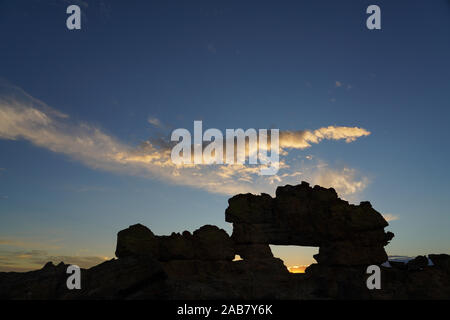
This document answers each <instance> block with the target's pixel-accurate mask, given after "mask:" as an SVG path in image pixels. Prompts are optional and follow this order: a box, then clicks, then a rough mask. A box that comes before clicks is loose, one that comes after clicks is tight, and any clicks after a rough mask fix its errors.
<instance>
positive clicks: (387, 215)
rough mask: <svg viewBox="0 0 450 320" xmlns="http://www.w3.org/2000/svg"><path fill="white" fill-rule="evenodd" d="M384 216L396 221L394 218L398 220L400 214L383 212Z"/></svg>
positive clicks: (386, 218) (387, 219) (388, 219)
mask: <svg viewBox="0 0 450 320" xmlns="http://www.w3.org/2000/svg"><path fill="white" fill-rule="evenodd" d="M383 218H384V219H385V220H386V221H387V222H390V221H394V220H398V219H399V216H397V215H395V214H392V213H383Z"/></svg>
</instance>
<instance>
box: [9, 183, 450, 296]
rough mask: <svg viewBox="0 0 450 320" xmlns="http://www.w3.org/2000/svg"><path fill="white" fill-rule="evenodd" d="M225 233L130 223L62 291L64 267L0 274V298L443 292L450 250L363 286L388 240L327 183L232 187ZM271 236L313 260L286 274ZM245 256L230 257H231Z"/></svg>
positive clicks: (360, 208) (371, 216)
mask: <svg viewBox="0 0 450 320" xmlns="http://www.w3.org/2000/svg"><path fill="white" fill-rule="evenodd" d="M228 203H229V206H228V208H227V209H226V212H225V218H226V221H228V222H231V223H233V234H232V235H231V236H229V235H228V234H227V233H226V232H225V231H224V230H222V229H219V228H218V227H216V226H211V225H205V226H203V227H201V228H199V229H198V230H196V231H194V232H193V233H190V232H188V231H185V232H183V233H182V234H179V233H172V234H171V235H170V236H157V235H154V234H153V232H152V231H151V230H150V229H148V228H147V227H145V226H143V225H140V224H136V225H133V226H130V227H129V228H127V229H124V230H122V231H120V232H119V233H118V235H117V247H116V256H117V259H112V260H110V261H106V262H104V263H101V264H99V265H97V266H95V267H92V268H90V269H82V270H81V287H82V288H81V289H80V290H68V289H67V286H66V280H67V277H68V276H69V275H68V274H67V273H66V269H67V265H65V264H64V263H60V264H59V265H57V266H55V265H53V264H52V263H47V264H46V265H45V266H44V267H43V268H42V269H41V270H36V271H31V272H25V273H15V272H8V273H0V298H1V299H449V298H450V256H449V255H445V254H441V255H433V254H430V255H428V258H429V260H430V261H431V262H432V265H430V263H429V260H428V259H427V258H426V257H424V256H419V257H417V258H415V259H414V260H411V261H409V262H408V263H405V264H403V263H398V262H397V263H396V262H392V263H390V266H389V267H386V266H381V267H380V268H381V289H374V290H369V289H368V288H367V286H366V280H367V278H368V276H369V275H368V274H366V268H367V266H368V265H379V266H380V265H381V264H382V263H383V262H386V261H387V260H388V257H387V255H386V252H385V250H384V246H386V245H387V244H388V242H389V241H390V240H391V239H392V238H393V236H394V235H393V234H392V233H391V232H385V231H384V228H385V227H386V226H387V225H388V223H387V222H386V221H385V219H384V218H383V217H382V215H381V214H380V213H378V212H377V211H376V210H375V209H373V208H372V206H371V204H370V203H369V202H361V203H360V204H359V205H351V204H349V203H348V202H347V201H344V200H342V199H340V198H338V196H337V194H336V192H335V190H334V189H332V188H330V189H326V188H322V187H319V186H315V187H313V188H312V187H310V186H309V184H307V183H306V182H302V183H301V184H300V185H297V186H290V185H287V186H284V187H279V188H278V189H277V191H276V197H275V198H272V197H271V196H269V195H267V194H262V195H258V196H256V195H252V194H240V195H236V196H234V197H232V198H231V199H229V201H228ZM269 244H274V245H299V246H316V247H319V253H318V254H317V255H316V256H314V258H315V259H316V260H317V262H318V263H317V264H313V265H311V266H309V267H308V268H307V269H306V273H305V274H292V273H289V272H288V271H287V269H286V267H285V266H284V265H283V262H282V261H281V260H280V259H277V258H274V257H273V255H272V252H271V250H270V247H269ZM236 254H238V255H240V256H241V257H242V258H243V260H240V261H233V258H234V257H235V255H236Z"/></svg>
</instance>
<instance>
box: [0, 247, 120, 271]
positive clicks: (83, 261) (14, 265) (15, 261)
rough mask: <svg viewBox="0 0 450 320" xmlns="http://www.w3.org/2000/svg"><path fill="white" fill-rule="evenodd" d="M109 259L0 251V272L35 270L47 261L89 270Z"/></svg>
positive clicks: (23, 251) (30, 251)
mask: <svg viewBox="0 0 450 320" xmlns="http://www.w3.org/2000/svg"><path fill="white" fill-rule="evenodd" d="M110 259H111V258H110V257H105V256H67V255H50V254H49V253H48V252H47V251H45V250H16V251H7V250H0V272H9V271H21V272H24V271H30V270H36V269H40V268H42V267H43V266H44V265H45V264H46V263H47V262H49V261H51V262H53V263H54V264H58V263H60V262H64V263H66V264H75V265H77V266H79V267H81V268H90V267H92V266H95V265H97V264H99V263H102V262H104V261H106V260H110Z"/></svg>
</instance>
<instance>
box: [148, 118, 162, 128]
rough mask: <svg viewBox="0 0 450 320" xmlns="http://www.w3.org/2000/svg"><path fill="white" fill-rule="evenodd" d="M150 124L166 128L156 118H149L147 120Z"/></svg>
mask: <svg viewBox="0 0 450 320" xmlns="http://www.w3.org/2000/svg"><path fill="white" fill-rule="evenodd" d="M147 121H148V123H150V124H151V125H153V126H155V127H157V128H164V127H165V126H164V125H163V124H162V122H161V120H159V119H158V118H155V117H148V119H147Z"/></svg>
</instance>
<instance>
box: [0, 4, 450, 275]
mask: <svg viewBox="0 0 450 320" xmlns="http://www.w3.org/2000/svg"><path fill="white" fill-rule="evenodd" d="M71 4H77V5H79V7H80V8H81V12H82V17H81V30H68V29H67V27H66V19H67V17H68V16H69V15H68V14H67V13H66V8H67V7H68V6H69V5H71ZM371 4H377V5H378V6H379V7H380V8H381V30H368V29H367V28H366V19H367V17H368V16H369V15H368V14H366V8H367V7H368V6H369V5H371ZM449 57H450V2H449V1H446V0H434V1H406V0H404V1H376V2H368V1H358V2H356V1H350V0H347V1H339V2H338V1H312V0H311V1H276V2H275V1H258V2H254V1H113V0H112V1H80V0H72V1H63V0H49V1H38V0H30V1H25V0H14V1H13V0H2V1H0V271H10V270H14V271H24V270H30V269H37V268H40V267H42V266H43V265H44V264H45V263H46V262H47V261H50V260H51V261H55V262H59V261H64V262H66V263H74V264H79V265H80V266H91V265H94V264H97V263H99V262H102V261H105V260H107V259H111V258H112V257H114V250H115V244H116V234H117V232H118V231H120V230H122V229H125V228H127V227H128V226H129V225H132V224H135V223H142V224H144V225H146V226H148V227H149V228H150V229H151V230H152V231H153V232H154V233H155V234H160V235H163V234H170V233H171V232H182V231H183V230H189V231H194V230H195V229H197V228H199V227H200V226H202V225H204V224H214V225H218V226H219V227H221V228H224V229H225V230H226V231H227V232H228V233H230V234H231V231H232V226H231V224H229V223H226V222H225V221H224V216H225V214H224V212H225V209H226V207H227V200H228V199H229V198H230V197H231V196H232V195H234V194H237V193H243V192H253V193H261V192H266V193H269V194H271V195H274V193H275V190H276V187H277V186H279V185H285V184H298V183H300V182H301V181H302V180H305V181H308V182H310V183H311V184H312V185H315V184H319V185H322V186H324V187H334V188H335V189H336V191H337V192H338V194H339V195H340V196H341V197H342V198H344V199H346V200H348V201H350V202H352V203H359V201H363V200H368V201H370V202H371V203H372V205H373V207H374V208H375V209H376V210H378V211H379V212H380V213H382V214H384V216H385V217H386V218H387V220H389V224H390V225H389V227H387V230H389V231H392V232H394V233H395V238H394V239H393V240H392V241H391V243H390V244H389V245H388V246H387V247H386V250H387V252H388V254H390V255H405V256H415V255H419V254H428V253H450V250H449V243H450V233H449V232H448V230H450V218H449V211H448V208H449V207H450V197H449V194H450V185H449V182H448V181H449V180H450V174H449V170H448V160H449V152H450V151H449V148H448V141H449V139H450V134H449V130H448V121H449V120H450V111H449V107H450V105H449V101H450V59H449ZM195 120H202V121H203V127H204V130H205V129H207V128H217V129H219V130H222V131H223V132H225V130H226V129H229V128H231V129H234V128H243V129H248V128H256V129H260V128H264V129H270V128H277V129H279V130H280V148H281V149H280V150H281V151H282V152H281V156H280V161H281V164H282V166H281V168H280V170H279V172H278V174H277V175H276V176H259V175H258V174H257V172H256V171H255V168H254V167H251V166H247V165H244V166H210V165H200V166H194V167H188V166H186V167H177V166H175V165H174V164H173V163H171V162H170V147H171V144H170V143H169V140H170V134H171V132H172V131H173V130H174V129H176V128H186V129H188V130H189V131H193V123H194V121H195ZM272 249H273V252H274V255H275V256H277V257H280V258H282V259H283V261H284V262H285V264H286V265H287V266H293V265H300V266H301V265H308V264H310V263H312V262H314V260H313V258H312V255H313V254H314V253H316V252H317V248H304V247H278V246H277V247H272Z"/></svg>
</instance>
